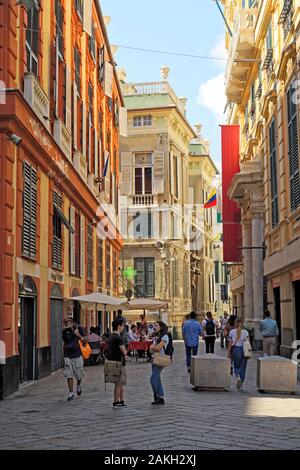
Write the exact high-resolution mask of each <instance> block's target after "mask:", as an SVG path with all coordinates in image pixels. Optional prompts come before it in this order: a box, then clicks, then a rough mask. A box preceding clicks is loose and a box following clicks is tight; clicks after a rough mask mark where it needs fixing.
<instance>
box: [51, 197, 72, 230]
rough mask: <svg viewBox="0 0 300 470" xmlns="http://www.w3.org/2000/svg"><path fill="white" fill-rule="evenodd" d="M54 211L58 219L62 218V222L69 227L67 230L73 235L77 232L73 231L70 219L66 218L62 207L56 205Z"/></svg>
mask: <svg viewBox="0 0 300 470" xmlns="http://www.w3.org/2000/svg"><path fill="white" fill-rule="evenodd" d="M54 210H55V211H56V212H57V215H58V217H59V218H60V220H61V222H62V223H63V224H64V225H65V226H66V227H67V229H68V230H70V232H71V233H75V230H74V229H73V227H72V225H71V224H70V222H69V221H68V219H67V218H66V217H65V215H64V213H63V211H62V210H61V209H60V207H58V206H57V205H56V204H54Z"/></svg>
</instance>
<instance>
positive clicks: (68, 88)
mask: <svg viewBox="0 0 300 470" xmlns="http://www.w3.org/2000/svg"><path fill="white" fill-rule="evenodd" d="M66 128H67V130H68V131H69V133H70V134H71V132H72V80H71V71H70V68H69V67H68V66H67V65H66Z"/></svg>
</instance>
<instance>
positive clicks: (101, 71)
mask: <svg viewBox="0 0 300 470" xmlns="http://www.w3.org/2000/svg"><path fill="white" fill-rule="evenodd" d="M98 60H99V65H98V79H99V82H100V83H102V84H103V83H104V77H105V47H104V46H102V47H101V49H100V50H99V59H98Z"/></svg>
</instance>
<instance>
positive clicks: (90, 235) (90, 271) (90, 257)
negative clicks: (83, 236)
mask: <svg viewBox="0 0 300 470" xmlns="http://www.w3.org/2000/svg"><path fill="white" fill-rule="evenodd" d="M87 279H88V281H92V280H93V225H92V224H88V226H87Z"/></svg>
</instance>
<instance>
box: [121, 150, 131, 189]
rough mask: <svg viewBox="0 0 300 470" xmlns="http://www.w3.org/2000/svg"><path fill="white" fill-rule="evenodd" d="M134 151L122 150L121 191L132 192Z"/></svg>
mask: <svg viewBox="0 0 300 470" xmlns="http://www.w3.org/2000/svg"><path fill="white" fill-rule="evenodd" d="M132 158H133V156H132V153H131V152H121V181H122V182H121V193H122V194H123V195H129V194H132V178H133V175H132V173H133V172H132Z"/></svg>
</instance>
